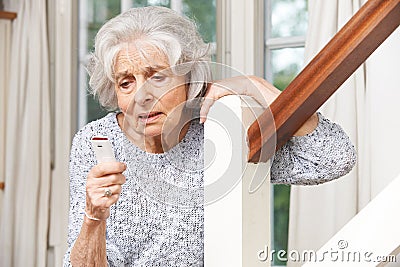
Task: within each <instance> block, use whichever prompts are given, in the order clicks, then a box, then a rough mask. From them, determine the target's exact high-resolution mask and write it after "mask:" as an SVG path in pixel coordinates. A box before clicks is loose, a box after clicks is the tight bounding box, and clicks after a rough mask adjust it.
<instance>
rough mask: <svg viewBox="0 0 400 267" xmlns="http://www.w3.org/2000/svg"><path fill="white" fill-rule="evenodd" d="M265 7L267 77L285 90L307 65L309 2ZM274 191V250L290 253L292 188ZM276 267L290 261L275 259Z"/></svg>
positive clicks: (277, 1) (288, 0)
mask: <svg viewBox="0 0 400 267" xmlns="http://www.w3.org/2000/svg"><path fill="white" fill-rule="evenodd" d="M265 8H266V10H265V14H266V17H265V19H266V21H265V25H266V27H265V29H266V31H265V37H266V43H265V70H266V71H265V76H266V79H267V80H268V81H270V82H272V83H273V84H274V86H275V87H277V88H279V89H280V90H284V89H285V88H286V86H287V85H288V84H289V83H290V82H291V81H292V80H293V78H294V77H295V76H296V75H297V74H298V73H299V72H300V70H301V69H302V67H303V64H304V62H303V57H304V43H305V34H306V29H307V0H265ZM271 190H272V192H271V195H272V196H273V197H272V199H273V200H272V201H271V205H272V206H271V210H272V211H273V213H272V214H271V219H272V222H271V225H272V229H271V231H272V234H273V236H272V238H271V242H272V249H274V250H275V251H279V250H285V251H287V240H288V226H289V203H290V186H287V185H273V186H272V187H271ZM275 256H276V254H275ZM273 265H275V266H276V265H286V262H282V261H280V260H278V259H277V258H276V257H275V258H274V261H273Z"/></svg>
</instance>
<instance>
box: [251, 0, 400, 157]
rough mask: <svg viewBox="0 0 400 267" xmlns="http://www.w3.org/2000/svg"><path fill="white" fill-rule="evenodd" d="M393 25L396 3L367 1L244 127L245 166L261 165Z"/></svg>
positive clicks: (399, 16) (399, 17) (399, 9)
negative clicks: (247, 150) (246, 149)
mask: <svg viewBox="0 0 400 267" xmlns="http://www.w3.org/2000/svg"><path fill="white" fill-rule="evenodd" d="M399 24H400V0H369V1H367V3H366V4H365V5H363V6H362V7H361V9H360V10H359V11H358V12H357V13H356V14H355V15H354V16H353V17H352V18H351V19H350V21H349V22H348V23H347V24H346V25H345V26H344V27H343V28H342V29H341V30H340V31H339V32H338V33H337V34H336V35H335V36H334V37H333V39H332V40H331V41H330V42H329V43H328V44H327V45H326V46H325V47H324V48H323V49H322V50H321V51H320V52H319V53H318V55H317V56H316V57H315V58H314V59H313V60H312V61H311V62H310V63H309V64H308V65H307V66H306V67H305V68H304V69H303V71H302V72H301V73H300V74H299V75H298V76H297V77H296V78H295V79H294V80H293V81H292V82H291V83H290V84H289V86H288V87H287V88H286V90H284V91H283V92H282V93H281V94H280V95H279V97H278V98H277V99H276V100H275V101H274V102H273V103H272V104H271V106H270V109H271V112H272V117H273V119H272V118H271V116H270V115H269V114H270V113H269V111H265V112H264V113H263V114H262V115H261V116H260V117H259V118H258V120H257V121H255V122H254V123H253V124H252V125H251V126H250V128H249V130H248V132H247V134H248V140H249V150H250V153H249V158H248V161H249V162H264V161H267V160H268V159H269V158H270V157H271V156H272V155H273V153H274V152H275V150H277V149H279V148H280V147H281V146H282V145H284V144H285V143H286V142H287V141H288V140H289V139H290V138H291V137H292V135H293V134H294V133H295V132H296V131H297V130H298V129H299V128H300V127H301V125H302V124H303V123H304V122H305V121H306V120H307V119H308V118H309V117H310V116H311V115H312V114H313V113H315V112H316V111H317V110H318V108H319V107H320V106H321V105H322V104H323V103H324V102H325V101H326V100H327V99H328V98H329V97H330V96H331V95H332V94H333V93H334V92H335V91H336V90H337V89H338V88H339V87H340V86H341V85H342V84H343V83H344V82H345V81H346V80H347V78H349V77H350V76H351V74H353V73H354V72H355V71H356V69H357V68H358V67H359V66H360V65H361V64H362V63H363V62H364V61H365V60H366V59H367V58H368V57H369V56H370V55H371V54H372V53H373V52H374V51H375V49H376V48H378V47H379V45H380V44H381V43H382V42H383V41H384V40H385V39H386V38H387V37H388V36H389V35H390V34H391V33H392V32H393V31H394V30H395V29H396V28H397V27H398V26H399ZM272 120H273V121H272ZM275 129H276V130H275ZM275 141H276V142H275ZM275 143H276V146H275Z"/></svg>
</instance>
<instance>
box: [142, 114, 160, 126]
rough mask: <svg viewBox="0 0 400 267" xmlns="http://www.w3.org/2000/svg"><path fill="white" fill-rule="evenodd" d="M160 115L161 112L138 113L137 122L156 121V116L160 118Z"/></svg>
mask: <svg viewBox="0 0 400 267" xmlns="http://www.w3.org/2000/svg"><path fill="white" fill-rule="evenodd" d="M161 115H162V112H149V113H140V114H139V115H138V118H139V122H141V123H143V124H148V123H152V122H154V121H156V120H157V119H158V118H160V117H161Z"/></svg>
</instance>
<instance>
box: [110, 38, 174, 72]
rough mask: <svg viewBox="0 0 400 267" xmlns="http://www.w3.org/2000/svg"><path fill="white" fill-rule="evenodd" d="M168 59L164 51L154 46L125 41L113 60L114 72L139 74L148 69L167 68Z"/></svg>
mask: <svg viewBox="0 0 400 267" xmlns="http://www.w3.org/2000/svg"><path fill="white" fill-rule="evenodd" d="M169 68H170V65H169V59H168V57H167V55H166V54H165V53H163V52H162V51H160V49H157V48H156V47H154V46H152V45H150V44H146V43H142V42H140V43H139V42H134V43H125V44H122V45H121V49H120V50H119V52H118V53H117V55H116V57H115V60H114V74H117V73H118V72H126V71H129V72H130V73H134V74H140V73H145V72H146V73H147V72H148V71H149V70H156V71H162V70H168V69H169Z"/></svg>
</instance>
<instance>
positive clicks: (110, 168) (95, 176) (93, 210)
mask: <svg viewBox="0 0 400 267" xmlns="http://www.w3.org/2000/svg"><path fill="white" fill-rule="evenodd" d="M125 170H126V165H125V164H124V163H122V162H104V163H99V164H97V165H96V166H94V167H93V168H92V169H91V170H90V171H89V174H88V176H87V181H86V209H85V211H86V214H87V215H88V216H90V217H94V218H97V219H99V220H106V219H107V218H108V217H109V216H110V207H111V205H113V204H114V203H116V202H117V201H118V199H119V195H120V193H121V189H122V185H123V184H124V183H125V181H126V178H125V176H124V175H123V174H122V173H123V172H124V171H125ZM106 189H110V190H111V192H112V195H111V196H105V190H106Z"/></svg>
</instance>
